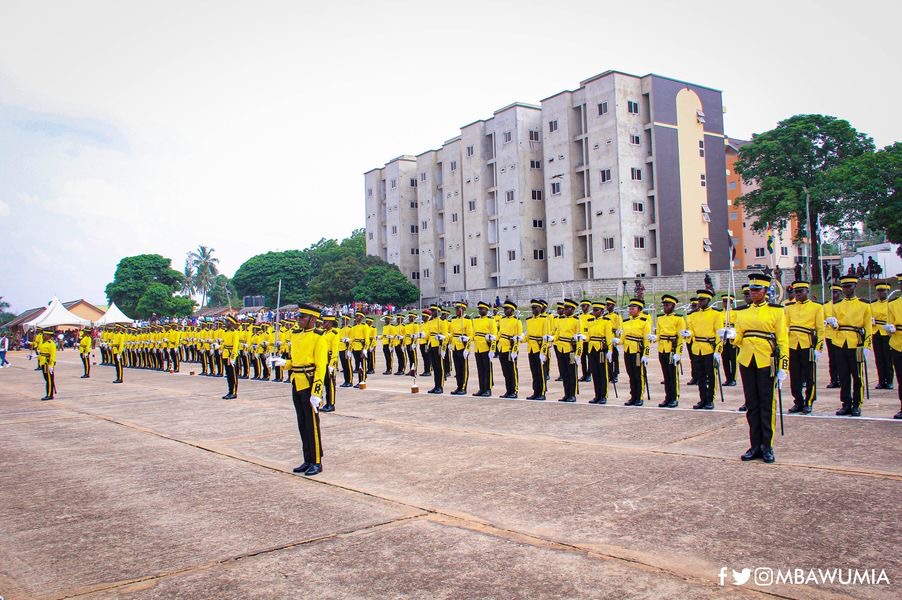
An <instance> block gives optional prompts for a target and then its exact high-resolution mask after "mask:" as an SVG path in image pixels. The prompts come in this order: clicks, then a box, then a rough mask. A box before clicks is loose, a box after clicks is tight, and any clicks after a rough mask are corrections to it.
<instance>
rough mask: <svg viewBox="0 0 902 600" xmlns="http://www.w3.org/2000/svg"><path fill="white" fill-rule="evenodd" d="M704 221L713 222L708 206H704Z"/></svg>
mask: <svg viewBox="0 0 902 600" xmlns="http://www.w3.org/2000/svg"><path fill="white" fill-rule="evenodd" d="M702 221H704V222H705V223H710V222H711V208H710V207H709V206H708V205H707V204H702Z"/></svg>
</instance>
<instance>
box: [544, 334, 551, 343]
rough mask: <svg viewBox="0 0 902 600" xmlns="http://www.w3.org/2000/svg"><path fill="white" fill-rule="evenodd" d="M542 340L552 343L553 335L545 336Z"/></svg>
mask: <svg viewBox="0 0 902 600" xmlns="http://www.w3.org/2000/svg"><path fill="white" fill-rule="evenodd" d="M542 339H544V340H545V341H546V342H553V341H554V336H553V335H546V336H545V337H544V338H542Z"/></svg>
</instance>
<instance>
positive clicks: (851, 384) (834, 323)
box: [827, 276, 872, 417]
mask: <svg viewBox="0 0 902 600" xmlns="http://www.w3.org/2000/svg"><path fill="white" fill-rule="evenodd" d="M839 283H840V285H841V286H842V293H843V301H842V302H840V303H839V304H836V305H834V307H833V316H832V317H830V318H829V319H827V325H828V326H829V327H832V328H833V329H835V330H836V335H835V336H834V338H833V343H834V344H836V346H837V358H838V359H839V387H840V392H839V394H840V399H841V400H842V408H841V409H839V410H838V411H836V415H837V416H847V415H851V416H853V417H860V416H861V401H862V397H863V396H864V385H865V382H864V369H865V361H866V360H867V358H868V357H867V354H868V352H869V351H870V348H871V327H872V322H871V306H870V305H869V304H868V303H867V302H864V301H862V300H861V299H859V298H858V297H856V296H855V286H856V285H857V284H858V278H857V277H851V276H847V277H843V278H842V279H840V280H839Z"/></svg>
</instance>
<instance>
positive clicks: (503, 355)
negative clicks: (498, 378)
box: [498, 300, 523, 399]
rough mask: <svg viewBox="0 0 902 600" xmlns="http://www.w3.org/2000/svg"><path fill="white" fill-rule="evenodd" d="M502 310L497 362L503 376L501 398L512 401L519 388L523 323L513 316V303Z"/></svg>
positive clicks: (506, 304) (499, 323)
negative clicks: (518, 363)
mask: <svg viewBox="0 0 902 600" xmlns="http://www.w3.org/2000/svg"><path fill="white" fill-rule="evenodd" d="M503 310H504V316H503V317H501V320H500V321H499V322H498V362H500V363H501V373H502V374H503V375H504V394H503V395H502V396H501V397H502V398H511V399H513V398H516V397H517V393H518V391H519V386H520V373H519V372H518V370H517V356H519V353H520V341H521V340H522V339H523V321H521V320H520V319H518V318H517V317H516V316H515V315H514V312H515V311H516V310H517V305H516V304H515V303H514V302H513V301H511V300H508V301H507V302H505V303H504V305H503Z"/></svg>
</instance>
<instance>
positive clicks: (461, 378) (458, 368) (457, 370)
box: [452, 350, 470, 391]
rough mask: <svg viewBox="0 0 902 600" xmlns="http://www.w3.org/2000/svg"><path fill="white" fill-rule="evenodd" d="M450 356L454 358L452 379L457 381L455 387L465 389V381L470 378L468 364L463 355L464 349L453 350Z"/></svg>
mask: <svg viewBox="0 0 902 600" xmlns="http://www.w3.org/2000/svg"><path fill="white" fill-rule="evenodd" d="M452 358H453V359H454V379H455V381H456V382H457V389H458V390H461V391H466V390H467V381H468V380H469V379H470V365H469V364H468V362H467V359H466V358H465V357H464V350H454V352H453V354H452Z"/></svg>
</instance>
